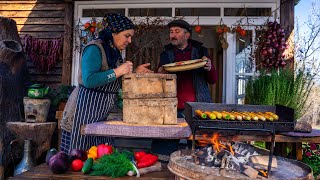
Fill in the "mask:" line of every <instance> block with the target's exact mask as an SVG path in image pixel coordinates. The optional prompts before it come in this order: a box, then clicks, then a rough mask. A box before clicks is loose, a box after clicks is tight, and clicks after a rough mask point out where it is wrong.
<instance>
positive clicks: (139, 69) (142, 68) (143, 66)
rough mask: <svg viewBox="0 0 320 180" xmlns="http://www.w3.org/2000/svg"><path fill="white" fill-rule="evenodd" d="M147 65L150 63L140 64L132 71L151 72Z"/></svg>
mask: <svg viewBox="0 0 320 180" xmlns="http://www.w3.org/2000/svg"><path fill="white" fill-rule="evenodd" d="M149 66H150V63H146V64H141V65H139V66H138V67H137V68H136V70H135V71H134V72H135V73H153V71H151V70H150V69H148V68H147V67H149Z"/></svg>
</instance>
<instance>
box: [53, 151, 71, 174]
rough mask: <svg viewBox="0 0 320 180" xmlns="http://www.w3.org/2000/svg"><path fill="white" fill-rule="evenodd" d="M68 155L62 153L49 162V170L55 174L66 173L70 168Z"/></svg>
mask: <svg viewBox="0 0 320 180" xmlns="http://www.w3.org/2000/svg"><path fill="white" fill-rule="evenodd" d="M69 165H70V164H69V162H68V155H67V154H66V153H65V152H63V151H60V152H58V153H57V154H55V155H53V156H52V157H51V159H50V160H49V168H50V169H51V171H52V172H53V173H54V174H62V173H65V172H66V171H67V170H68V168H69Z"/></svg>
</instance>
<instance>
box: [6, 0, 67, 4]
mask: <svg viewBox="0 0 320 180" xmlns="http://www.w3.org/2000/svg"><path fill="white" fill-rule="evenodd" d="M63 2H64V1H63V0H30V1H29V0H27V1H25V0H22V1H0V4H35V3H45V4H59V3H63Z"/></svg>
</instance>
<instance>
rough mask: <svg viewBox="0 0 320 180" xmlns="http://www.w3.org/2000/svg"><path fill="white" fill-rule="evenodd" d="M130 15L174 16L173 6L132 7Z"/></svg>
mask: <svg viewBox="0 0 320 180" xmlns="http://www.w3.org/2000/svg"><path fill="white" fill-rule="evenodd" d="M129 16H131V17H132V16H140V17H143V16H166V17H171V16H172V9H171V8H130V9H129Z"/></svg>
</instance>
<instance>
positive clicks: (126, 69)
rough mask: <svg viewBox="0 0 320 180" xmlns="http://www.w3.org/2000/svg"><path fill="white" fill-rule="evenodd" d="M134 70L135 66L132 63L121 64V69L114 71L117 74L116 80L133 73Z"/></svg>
mask: <svg viewBox="0 0 320 180" xmlns="http://www.w3.org/2000/svg"><path fill="white" fill-rule="evenodd" d="M132 70H133V64H132V62H131V61H126V62H125V63H123V64H121V65H120V66H119V67H117V68H115V69H114V73H115V74H116V78H118V77H120V76H122V75H124V74H128V73H132Z"/></svg>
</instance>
